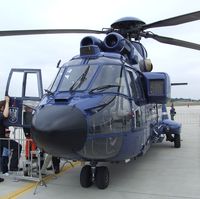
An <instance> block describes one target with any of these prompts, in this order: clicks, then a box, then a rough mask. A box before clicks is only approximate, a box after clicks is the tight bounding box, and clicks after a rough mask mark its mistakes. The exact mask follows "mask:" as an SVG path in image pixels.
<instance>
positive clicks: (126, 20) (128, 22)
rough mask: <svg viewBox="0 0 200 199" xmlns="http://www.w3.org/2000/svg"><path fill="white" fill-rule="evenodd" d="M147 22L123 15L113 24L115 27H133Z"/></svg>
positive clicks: (112, 26)
mask: <svg viewBox="0 0 200 199" xmlns="http://www.w3.org/2000/svg"><path fill="white" fill-rule="evenodd" d="M144 24H145V22H143V21H142V20H140V19H138V18H136V17H123V18H120V19H118V20H117V21H115V22H114V23H113V24H111V28H113V29H132V28H138V27H140V26H142V25H144Z"/></svg>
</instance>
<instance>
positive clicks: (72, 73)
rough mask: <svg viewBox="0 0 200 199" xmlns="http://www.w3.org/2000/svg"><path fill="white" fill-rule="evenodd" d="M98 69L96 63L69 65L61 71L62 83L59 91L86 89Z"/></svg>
mask: <svg viewBox="0 0 200 199" xmlns="http://www.w3.org/2000/svg"><path fill="white" fill-rule="evenodd" d="M96 70H97V66H96V65H78V66H68V67H67V68H66V69H65V70H64V71H60V72H61V73H62V75H58V77H60V81H61V82H60V84H59V85H57V86H58V91H60V92H63V91H74V90H85V89H86V88H87V86H88V84H89V82H90V81H91V79H92V77H93V76H94V73H95V72H96Z"/></svg>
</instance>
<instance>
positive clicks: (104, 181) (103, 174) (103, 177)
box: [95, 166, 109, 189]
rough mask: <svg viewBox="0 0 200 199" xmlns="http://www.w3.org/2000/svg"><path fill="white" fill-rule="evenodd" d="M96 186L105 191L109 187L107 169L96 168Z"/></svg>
mask: <svg viewBox="0 0 200 199" xmlns="http://www.w3.org/2000/svg"><path fill="white" fill-rule="evenodd" d="M95 182H96V186H97V187H98V188H99V189H105V188H107V187H108V185H109V170H108V168H107V167H105V166H102V167H97V168H96V174H95Z"/></svg>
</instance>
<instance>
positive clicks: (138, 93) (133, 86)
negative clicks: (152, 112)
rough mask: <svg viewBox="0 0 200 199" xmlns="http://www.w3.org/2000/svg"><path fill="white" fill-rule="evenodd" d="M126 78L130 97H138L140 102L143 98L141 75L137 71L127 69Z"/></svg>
mask: <svg viewBox="0 0 200 199" xmlns="http://www.w3.org/2000/svg"><path fill="white" fill-rule="evenodd" d="M126 74H127V80H128V84H129V89H130V93H131V97H132V98H135V99H139V101H140V102H142V101H144V100H145V95H144V90H143V87H142V83H141V76H140V74H139V73H138V72H136V71H132V70H127V72H126Z"/></svg>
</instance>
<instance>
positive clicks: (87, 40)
mask: <svg viewBox="0 0 200 199" xmlns="http://www.w3.org/2000/svg"><path fill="white" fill-rule="evenodd" d="M90 45H96V46H98V47H99V48H100V49H101V48H102V41H101V40H100V39H98V38H96V37H93V36H88V37H84V38H83V39H82V40H81V47H83V46H90Z"/></svg>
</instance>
